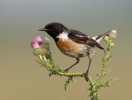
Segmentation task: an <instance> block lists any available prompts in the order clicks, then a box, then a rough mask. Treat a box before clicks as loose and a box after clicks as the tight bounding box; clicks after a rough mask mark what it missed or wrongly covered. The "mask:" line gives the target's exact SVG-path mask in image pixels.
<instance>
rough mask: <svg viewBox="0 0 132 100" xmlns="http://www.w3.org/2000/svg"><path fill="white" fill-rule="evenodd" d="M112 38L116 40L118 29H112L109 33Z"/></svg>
mask: <svg viewBox="0 0 132 100" xmlns="http://www.w3.org/2000/svg"><path fill="white" fill-rule="evenodd" d="M109 38H110V40H114V39H115V38H116V30H112V31H111V33H110V34H109Z"/></svg>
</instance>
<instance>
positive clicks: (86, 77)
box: [84, 55, 92, 82]
mask: <svg viewBox="0 0 132 100" xmlns="http://www.w3.org/2000/svg"><path fill="white" fill-rule="evenodd" d="M88 58H89V64H88V68H87V70H86V72H85V73H84V78H85V80H86V81H87V82H88V74H89V69H90V65H91V62H92V58H91V56H90V55H88Z"/></svg>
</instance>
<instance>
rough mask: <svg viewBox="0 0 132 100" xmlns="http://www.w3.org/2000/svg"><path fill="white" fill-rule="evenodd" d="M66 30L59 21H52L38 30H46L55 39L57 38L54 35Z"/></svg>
mask: <svg viewBox="0 0 132 100" xmlns="http://www.w3.org/2000/svg"><path fill="white" fill-rule="evenodd" d="M66 30H68V28H66V27H65V26H64V25H62V24H61V23H57V22H53V23H49V24H47V25H46V26H45V27H44V28H42V29H40V30H39V31H45V32H47V33H48V34H49V35H50V36H51V37H52V38H53V39H54V40H55V41H57V40H58V39H57V38H56V37H57V36H58V35H59V34H60V33H62V32H63V31H66Z"/></svg>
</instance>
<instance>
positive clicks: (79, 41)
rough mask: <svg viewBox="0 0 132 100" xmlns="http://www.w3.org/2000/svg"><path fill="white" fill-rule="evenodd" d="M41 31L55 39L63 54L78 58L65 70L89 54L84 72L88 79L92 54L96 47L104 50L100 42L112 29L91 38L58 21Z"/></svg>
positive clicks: (66, 70)
mask: <svg viewBox="0 0 132 100" xmlns="http://www.w3.org/2000/svg"><path fill="white" fill-rule="evenodd" d="M39 31H45V32H47V33H48V34H49V35H50V36H51V37H52V38H53V39H54V41H55V43H56V45H57V47H58V48H59V50H60V51H61V52H62V53H63V54H65V55H67V56H69V57H73V58H76V63H74V64H73V65H71V66H70V67H68V68H67V69H65V70H64V71H65V72H68V71H69V69H71V68H72V67H73V66H75V65H76V64H78V63H79V62H80V58H81V57H85V56H88V58H89V64H88V68H87V70H86V72H85V73H84V77H85V79H86V81H88V73H89V68H90V64H91V61H92V58H91V56H90V55H91V54H92V53H93V49H94V47H98V48H99V49H102V50H104V48H103V47H102V46H101V45H100V44H99V42H100V40H101V39H102V38H103V37H104V36H106V35H108V34H110V33H111V31H108V32H106V33H104V34H102V35H98V36H95V37H92V38H90V37H88V36H87V35H86V34H84V33H82V32H80V31H77V30H73V29H68V28H67V27H65V26H64V25H62V24H61V23H58V22H53V23H49V24H47V25H46V26H45V27H44V28H42V29H40V30H39Z"/></svg>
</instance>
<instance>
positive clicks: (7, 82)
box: [0, 0, 132, 100]
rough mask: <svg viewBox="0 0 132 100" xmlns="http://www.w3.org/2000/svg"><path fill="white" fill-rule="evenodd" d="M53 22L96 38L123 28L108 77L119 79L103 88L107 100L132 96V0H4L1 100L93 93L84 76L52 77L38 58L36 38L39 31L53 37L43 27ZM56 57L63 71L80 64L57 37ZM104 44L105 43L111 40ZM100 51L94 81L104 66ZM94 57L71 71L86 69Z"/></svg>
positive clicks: (57, 99)
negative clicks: (62, 48) (33, 44)
mask: <svg viewBox="0 0 132 100" xmlns="http://www.w3.org/2000/svg"><path fill="white" fill-rule="evenodd" d="M50 22H60V23H63V24H64V25H65V26H67V27H69V28H72V29H77V30H80V31H82V32H84V33H86V34H88V35H89V36H95V35H98V34H101V33H104V32H106V31H108V30H111V29H117V32H118V34H117V35H118V37H117V39H116V40H115V41H114V42H115V48H114V49H113V52H114V53H115V54H114V57H113V58H112V60H111V62H110V63H109V69H110V70H111V73H109V74H108V75H107V77H106V78H105V79H104V81H106V80H108V79H111V78H119V80H118V81H116V82H114V83H113V84H112V85H111V87H110V88H105V89H102V90H101V91H100V98H101V100H130V99H131V94H132V92H131V90H132V86H131V85H132V78H131V76H132V61H131V57H132V53H131V51H132V46H131V38H132V33H131V32H132V0H1V1H0V100H85V98H86V97H87V95H88V94H89V92H88V91H87V88H88V83H87V82H86V81H85V80H84V79H81V78H79V79H76V80H75V81H76V84H74V83H72V84H71V86H68V88H67V91H65V90H64V88H63V85H64V83H65V80H66V78H64V77H61V78H60V77H57V76H53V77H51V78H50V77H48V73H47V71H46V70H45V69H44V68H42V67H39V64H38V63H37V62H36V61H35V60H36V59H37V57H35V56H33V54H32V49H31V48H30V42H31V41H32V39H33V38H34V37H35V36H36V35H40V36H41V37H42V38H43V39H44V38H45V37H48V38H50V37H49V36H48V35H47V34H46V33H45V32H39V31H37V30H38V29H40V28H42V27H44V26H45V25H46V24H47V23H50ZM50 40H51V51H52V53H53V58H54V60H55V62H56V63H57V64H59V65H60V66H61V68H62V69H65V68H67V67H68V66H70V65H71V64H73V63H74V62H75V59H73V58H69V57H67V56H65V55H63V54H62V53H60V51H59V50H58V48H57V47H56V46H55V43H54V41H53V39H52V38H50ZM101 44H102V45H103V46H104V47H105V46H106V45H105V43H104V42H103V41H102V42H101ZM95 50H96V55H94V56H93V62H92V65H91V69H90V76H91V77H93V78H94V79H95V78H96V76H95V75H96V74H97V73H99V71H100V69H101V67H100V65H101V56H100V54H102V53H103V51H101V50H99V49H97V48H96V49H95ZM87 64H88V59H87V57H86V58H82V59H81V62H80V64H78V65H77V66H76V67H74V68H73V69H72V70H71V71H70V72H75V71H77V72H84V71H85V70H86V68H87ZM88 100H89V99H88Z"/></svg>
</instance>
